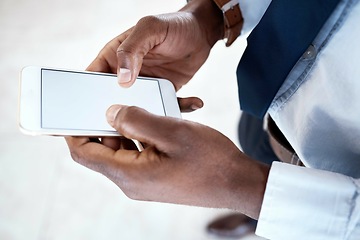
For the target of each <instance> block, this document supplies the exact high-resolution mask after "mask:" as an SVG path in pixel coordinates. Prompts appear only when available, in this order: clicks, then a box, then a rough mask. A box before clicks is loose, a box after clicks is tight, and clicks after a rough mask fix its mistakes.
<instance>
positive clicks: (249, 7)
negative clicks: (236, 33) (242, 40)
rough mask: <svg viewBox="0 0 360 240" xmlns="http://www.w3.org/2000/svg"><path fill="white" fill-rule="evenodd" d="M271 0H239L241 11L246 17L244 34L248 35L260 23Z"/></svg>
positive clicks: (242, 32)
mask: <svg viewBox="0 0 360 240" xmlns="http://www.w3.org/2000/svg"><path fill="white" fill-rule="evenodd" d="M270 3H271V0H251V1H249V0H239V4H240V9H241V13H242V15H243V18H244V25H243V28H242V31H241V34H242V35H248V34H249V33H250V32H251V31H252V30H253V29H254V28H255V26H256V25H257V24H258V23H259V21H260V19H261V18H262V16H263V15H264V13H265V11H266V9H267V8H268V7H269V5H270Z"/></svg>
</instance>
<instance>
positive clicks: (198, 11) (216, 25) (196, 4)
mask: <svg viewBox="0 0 360 240" xmlns="http://www.w3.org/2000/svg"><path fill="white" fill-rule="evenodd" d="M180 11H183V12H189V13H191V14H193V16H194V17H195V18H196V20H197V22H198V24H199V26H200V28H201V29H203V30H204V33H205V36H206V39H207V42H208V43H209V45H210V46H213V45H214V44H215V43H216V42H217V41H218V40H220V39H223V38H224V18H223V13H222V11H221V10H220V9H219V8H218V7H217V5H216V4H215V3H214V2H213V1H212V0H188V4H186V5H185V6H184V7H183V8H182V9H180Z"/></svg>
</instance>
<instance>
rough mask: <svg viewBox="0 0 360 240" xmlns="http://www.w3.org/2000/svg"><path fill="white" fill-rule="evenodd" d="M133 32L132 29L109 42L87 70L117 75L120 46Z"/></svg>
mask: <svg viewBox="0 0 360 240" xmlns="http://www.w3.org/2000/svg"><path fill="white" fill-rule="evenodd" d="M131 30H132V28H130V29H128V30H126V31H125V32H123V33H122V34H120V35H119V36H117V37H115V38H114V39H112V40H111V41H110V42H108V43H107V44H106V45H105V46H104V48H103V49H102V50H101V51H100V52H99V54H98V56H97V57H96V58H95V59H94V61H93V62H92V63H91V64H90V65H89V66H88V67H87V69H86V70H87V71H91V72H105V73H117V70H118V67H117V66H118V62H117V56H116V50H117V48H118V47H119V45H120V44H121V43H122V42H123V41H124V40H125V39H126V38H127V36H128V35H129V33H130V32H131Z"/></svg>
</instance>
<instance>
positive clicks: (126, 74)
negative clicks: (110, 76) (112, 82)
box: [118, 68, 131, 83]
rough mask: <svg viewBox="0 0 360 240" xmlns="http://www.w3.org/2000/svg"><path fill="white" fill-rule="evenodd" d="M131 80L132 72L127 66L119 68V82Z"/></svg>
mask: <svg viewBox="0 0 360 240" xmlns="http://www.w3.org/2000/svg"><path fill="white" fill-rule="evenodd" d="M130 80H131V72H130V70H129V69H127V68H119V72H118V82H119V83H127V82H130Z"/></svg>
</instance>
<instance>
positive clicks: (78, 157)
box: [70, 149, 83, 163]
mask: <svg viewBox="0 0 360 240" xmlns="http://www.w3.org/2000/svg"><path fill="white" fill-rule="evenodd" d="M70 156H71V158H72V159H73V160H74V161H75V162H77V163H80V162H82V160H83V158H82V156H81V154H80V153H79V151H77V150H74V149H70Z"/></svg>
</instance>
